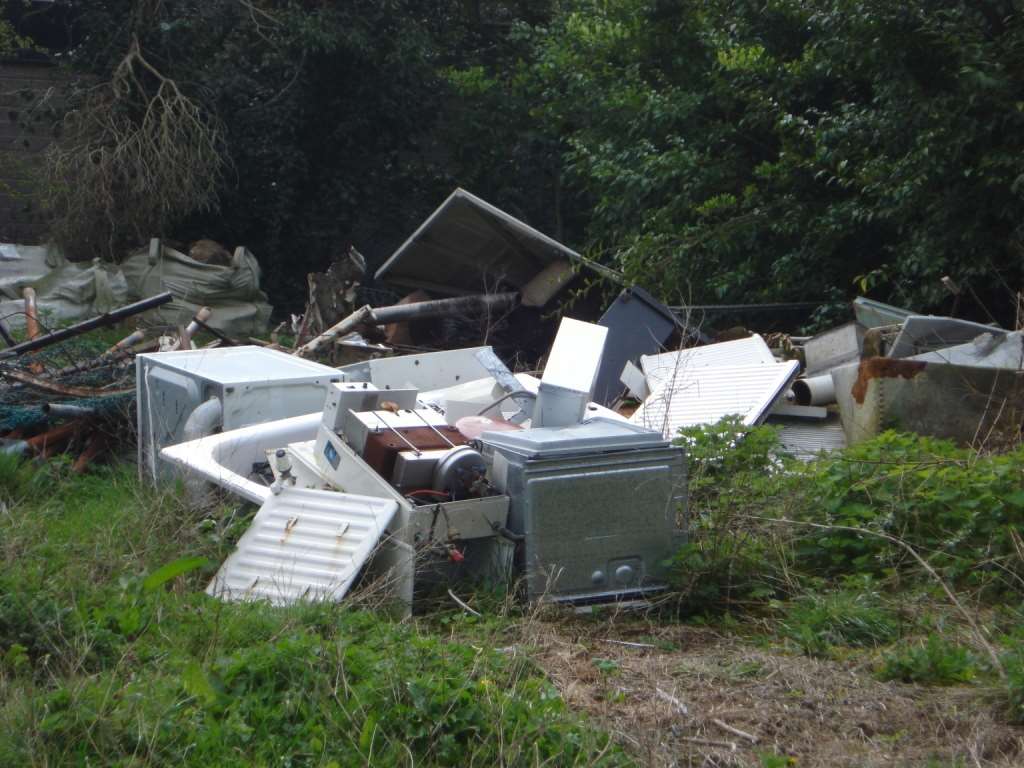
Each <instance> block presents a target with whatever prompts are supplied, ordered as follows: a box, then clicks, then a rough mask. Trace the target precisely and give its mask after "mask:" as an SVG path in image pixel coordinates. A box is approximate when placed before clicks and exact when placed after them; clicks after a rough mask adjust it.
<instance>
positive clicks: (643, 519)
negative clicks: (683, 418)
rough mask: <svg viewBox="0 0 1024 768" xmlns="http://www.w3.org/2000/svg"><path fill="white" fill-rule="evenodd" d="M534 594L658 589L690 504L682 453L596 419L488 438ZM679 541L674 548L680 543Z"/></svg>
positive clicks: (602, 594) (495, 478)
mask: <svg viewBox="0 0 1024 768" xmlns="http://www.w3.org/2000/svg"><path fill="white" fill-rule="evenodd" d="M480 442H481V444H482V446H483V453H484V457H485V460H488V462H489V464H490V475H491V478H492V482H493V483H494V486H495V488H496V489H497V490H499V491H500V492H502V493H504V494H506V495H507V496H508V497H509V499H510V505H509V515H508V529H509V530H510V531H512V532H513V533H515V534H518V535H519V536H520V537H521V538H522V542H523V551H522V553H521V559H520V564H521V566H522V568H523V571H524V572H525V575H526V582H527V589H528V591H529V594H530V596H531V597H539V596H544V595H545V594H550V595H551V596H552V597H553V598H554V599H557V600H573V601H585V600H588V599H592V600H603V599H608V598H610V597H616V598H622V597H626V596H629V595H640V594H642V593H644V592H645V591H649V590H651V589H657V588H659V587H660V586H661V585H662V584H663V579H664V576H665V568H664V564H663V563H664V561H665V559H666V557H667V556H668V555H670V554H671V552H672V551H673V550H674V544H673V540H674V538H675V536H676V535H677V534H676V512H677V509H679V508H681V505H683V504H684V503H685V500H686V496H685V495H686V470H685V465H684V463H683V453H682V450H681V449H680V448H677V447H673V446H672V445H670V444H669V443H668V442H667V441H665V440H664V439H662V437H661V435H660V434H658V433H657V432H652V431H650V430H646V429H643V428H642V427H637V426H634V425H632V424H626V423H623V422H619V421H614V420H611V419H602V418H596V419H593V420H591V421H586V422H583V423H581V424H576V425H574V426H570V427H560V428H557V427H556V428H548V427H540V428H537V429H528V430H523V431H519V432H485V433H484V434H483V435H482V436H481V438H480ZM679 543H681V542H675V544H679Z"/></svg>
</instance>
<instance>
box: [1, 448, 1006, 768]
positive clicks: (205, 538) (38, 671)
mask: <svg viewBox="0 0 1024 768" xmlns="http://www.w3.org/2000/svg"><path fill="white" fill-rule="evenodd" d="M719 437H721V441H720V442H722V441H724V442H725V443H728V442H729V441H730V440H731V438H729V436H728V433H727V432H725V433H723V434H722V435H720V436H719ZM756 437H757V436H755V439H752V440H749V441H747V442H745V447H744V448H743V449H742V450H741V451H739V452H733V453H729V454H728V455H729V458H726V459H722V457H721V455H720V451H718V448H720V445H718V447H717V448H716V442H715V440H716V439H717V438H714V437H712V438H710V439H709V438H708V436H707V435H704V436H701V437H700V441H699V443H698V444H695V445H693V446H691V448H692V455H693V456H694V457H695V459H696V460H697V462H696V463H695V464H694V470H695V476H694V479H693V494H692V496H693V504H692V508H693V511H694V513H695V514H696V518H695V520H694V521H693V536H692V538H691V543H690V544H689V545H688V547H687V548H685V549H684V550H683V551H682V552H681V553H680V554H679V556H678V558H677V561H676V569H675V574H676V576H675V591H674V592H673V593H672V595H670V596H669V597H668V598H666V600H665V602H664V603H663V604H662V605H660V606H658V607H656V608H655V609H653V610H651V611H649V612H646V613H644V614H637V613H622V612H616V611H609V610H603V611H602V610H599V611H597V612H596V613H594V614H592V615H576V614H572V613H566V612H555V611H553V610H550V609H544V610H541V609H537V608H530V607H525V606H522V605H520V604H519V603H517V602H516V601H514V600H512V599H511V598H507V597H503V596H502V595H501V594H495V593H492V592H484V591H477V592H471V591H469V590H468V589H467V588H462V589H461V597H462V598H463V599H464V600H466V601H467V602H468V603H470V604H471V605H472V606H473V607H474V608H476V609H477V610H478V611H480V612H481V614H482V615H481V616H480V617H477V616H472V615H469V614H467V613H465V612H464V611H463V610H462V609H461V608H459V607H458V606H457V605H456V604H455V603H454V602H452V601H450V600H448V599H447V598H446V597H445V598H441V599H439V601H438V602H437V603H436V604H435V605H431V606H426V607H424V609H423V610H422V611H421V612H419V613H418V616H417V618H416V619H414V620H412V621H408V622H404V623H396V622H393V621H392V620H390V619H388V618H387V616H386V615H385V614H384V613H383V612H380V611H375V610H373V608H372V606H369V605H366V604H365V603H359V602H358V601H357V602H356V604H355V605H352V604H351V603H347V604H346V605H344V606H302V607H296V608H289V609H274V608H269V607H266V606H262V605H226V604H223V603H220V602H217V601H214V600H210V599H208V598H206V597H205V596H204V595H203V594H202V588H203V586H204V584H205V582H206V581H207V580H208V578H209V577H210V575H211V574H212V573H213V572H214V570H215V569H216V567H217V565H218V564H219V563H220V562H221V560H222V559H223V558H224V556H225V555H226V554H227V553H228V552H229V551H230V549H231V547H232V544H233V542H234V541H235V540H237V537H238V536H239V535H240V533H241V532H242V530H244V528H245V527H246V525H247V523H248V518H249V516H250V515H251V514H252V512H253V510H252V509H251V508H250V509H247V508H244V507H236V506H234V505H225V506H221V507H219V508H216V509H212V510H196V509H191V508H189V507H188V506H186V505H185V504H184V503H182V501H181V499H180V495H179V494H178V493H177V492H176V491H175V490H174V489H171V490H168V491H166V492H163V493H156V492H153V491H150V490H148V489H145V488H143V487H140V485H139V484H138V482H137V480H136V479H135V476H134V467H132V466H130V465H122V466H120V467H115V468H98V469H97V470H96V471H95V472H94V473H93V474H90V475H87V476H85V477H72V476H71V475H70V473H69V472H68V468H67V466H66V464H65V463H63V462H60V461H56V462H50V463H49V464H47V465H44V466H42V467H41V468H36V469H34V468H32V467H25V466H23V465H22V466H19V465H17V464H15V463H13V462H11V461H2V462H0V488H2V489H3V496H4V505H3V508H2V511H0V765H2V766H7V765H11V766H20V765H87V764H88V765H132V766H135V765H163V764H175V765H177V764H186V765H188V764H196V765H199V764H203V765H205V766H208V765H271V764H274V765H317V766H331V765H337V766H347V765H364V764H374V765H395V764H398V765H413V764H420V765H487V766H490V765H527V764H528V765H627V764H636V765H664V766H670V765H686V766H769V767H773V766H787V765H793V766H851V767H852V766H889V765H920V766H936V767H937V766H961V765H962V766H978V765H981V766H1015V765H1020V764H1021V763H1022V762H1024V729H1022V728H1021V727H1020V726H1018V725H1016V724H1015V723H1016V722H1019V721H1020V720H1022V719H1024V672H1022V670H1024V664H1022V663H1021V653H1020V652H1019V648H1020V645H1021V643H1020V640H1021V639H1022V638H1024V630H1022V627H1024V622H1022V621H1021V615H1022V613H1021V609H1022V600H1021V596H1022V591H1021V588H1020V573H1021V570H1022V568H1024V558H1022V557H1021V556H1020V552H1018V551H1017V550H1015V549H1014V547H1015V546H1016V543H1015V542H1018V541H1019V535H1017V533H1016V530H1017V528H1019V519H1018V514H1019V513H1018V502H1020V503H1021V505H1022V506H1024V498H1020V497H1018V496H1017V495H1015V492H1016V490H1019V489H1020V488H1021V487H1024V482H1021V469H1022V467H1024V459H1022V458H1021V457H1020V456H1018V455H1013V454H1011V455H1009V457H1005V456H1004V457H991V458H987V457H978V456H973V455H972V456H965V455H962V454H960V453H956V452H955V451H954V450H953V449H952V448H951V447H949V446H943V445H937V446H936V445H930V444H921V443H920V442H919V441H914V442H900V439H899V438H896V437H888V438H885V440H888V441H889V442H888V443H885V440H883V441H882V442H881V443H880V444H879V445H875V446H870V447H869V449H865V450H866V451H868V453H863V454H857V453H855V452H853V453H850V454H848V455H847V456H844V457H841V458H839V459H836V460H835V461H833V462H831V463H819V464H818V465H816V466H814V467H812V468H810V469H807V470H801V471H799V472H795V473H794V472H787V473H780V472H777V471H772V470H770V469H767V470H766V468H765V461H766V459H765V456H766V455H767V449H766V450H765V451H762V450H761V447H759V443H758V440H757V439H756ZM769 437H770V436H769ZM769 443H770V440H767V439H766V440H765V445H768V444H769ZM870 451H874V453H870ZM925 454H927V455H925ZM872 467H873V468H874V469H871V468H872ZM883 470H884V471H883ZM936 473H938V474H936ZM936 477H938V479H936ZM894 488H898V492H894V491H893V489H894ZM862 496H863V498H862ZM865 498H867V499H869V500H868V501H865ZM858 505H859V506H858ZM993 520H995V523H993ZM780 521H781V522H780ZM811 522H813V523H814V524H816V525H824V526H826V527H825V528H809V527H807V525H806V524H807V523H811ZM847 529H855V530H856V531H857V532H851V530H847ZM897 532H898V533H899V534H900V536H899V537H896V536H893V538H894V539H896V541H898V542H904V543H905V542H911V543H912V546H911V549H910V551H912V552H914V553H919V555H920V556H921V559H922V562H923V563H924V564H925V565H926V566H927V568H924V567H922V562H918V561H917V560H915V559H914V558H913V557H912V556H911V555H910V554H909V553H908V550H906V549H905V547H904V544H901V543H894V542H892V541H889V540H888V539H886V538H884V536H890V535H893V534H894V533H897ZM1015 537H1016V538H1015ZM1018 561H1019V562H1018ZM929 569H930V571H931V572H929ZM947 590H948V592H947ZM951 596H952V598H954V599H955V601H956V602H954V600H951Z"/></svg>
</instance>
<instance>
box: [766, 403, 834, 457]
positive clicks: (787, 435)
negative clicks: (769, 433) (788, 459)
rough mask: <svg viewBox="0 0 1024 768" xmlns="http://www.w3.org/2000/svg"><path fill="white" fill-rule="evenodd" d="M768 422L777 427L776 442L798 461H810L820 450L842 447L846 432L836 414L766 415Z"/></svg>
mask: <svg viewBox="0 0 1024 768" xmlns="http://www.w3.org/2000/svg"><path fill="white" fill-rule="evenodd" d="M767 423H768V424H771V425H773V426H776V427H779V428H780V429H779V444H780V445H781V446H782V448H783V450H784V451H786V452H787V453H789V454H791V455H792V456H793V457H794V458H797V459H800V460H801V461H811V460H812V459H816V458H818V456H820V455H821V454H822V453H830V452H832V451H839V450H842V449H843V448H845V447H846V433H845V432H843V423H842V422H841V421H840V420H839V416H838V415H837V414H834V413H833V414H829V416H828V417H827V418H825V419H800V418H786V417H780V416H776V415H774V414H773V415H771V416H769V417H768V421H767Z"/></svg>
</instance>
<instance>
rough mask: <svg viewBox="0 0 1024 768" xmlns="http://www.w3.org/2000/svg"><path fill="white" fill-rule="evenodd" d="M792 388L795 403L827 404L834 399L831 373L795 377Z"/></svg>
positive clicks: (834, 392) (834, 387)
mask: <svg viewBox="0 0 1024 768" xmlns="http://www.w3.org/2000/svg"><path fill="white" fill-rule="evenodd" d="M792 389H793V397H794V398H795V400H796V404H797V405H828V404H829V403H834V402H835V401H836V386H835V384H834V383H833V382H832V374H831V373H823V374H821V375H820V376H811V377H810V378H809V379H797V380H796V381H794V382H793V387H792Z"/></svg>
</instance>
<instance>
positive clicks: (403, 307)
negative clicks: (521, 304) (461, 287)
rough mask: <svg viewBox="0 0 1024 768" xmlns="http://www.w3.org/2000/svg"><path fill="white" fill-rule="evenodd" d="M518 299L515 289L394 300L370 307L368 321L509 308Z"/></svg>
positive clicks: (418, 318)
mask: <svg viewBox="0 0 1024 768" xmlns="http://www.w3.org/2000/svg"><path fill="white" fill-rule="evenodd" d="M518 301H519V294H518V293H516V292H515V291H509V292H507V293H484V294H480V295H477V296H456V297H455V298H451V299H434V300H431V301H417V302H413V303H412V304H395V305H394V306H391V307H377V308H375V309H372V310H370V321H371V322H373V323H374V324H376V325H387V324H389V323H401V322H405V321H408V320H425V319H427V318H431V317H451V316H452V315H460V314H470V313H474V312H483V311H485V310H502V309H509V308H511V307H513V306H515V305H516V303H517V302H518Z"/></svg>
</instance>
